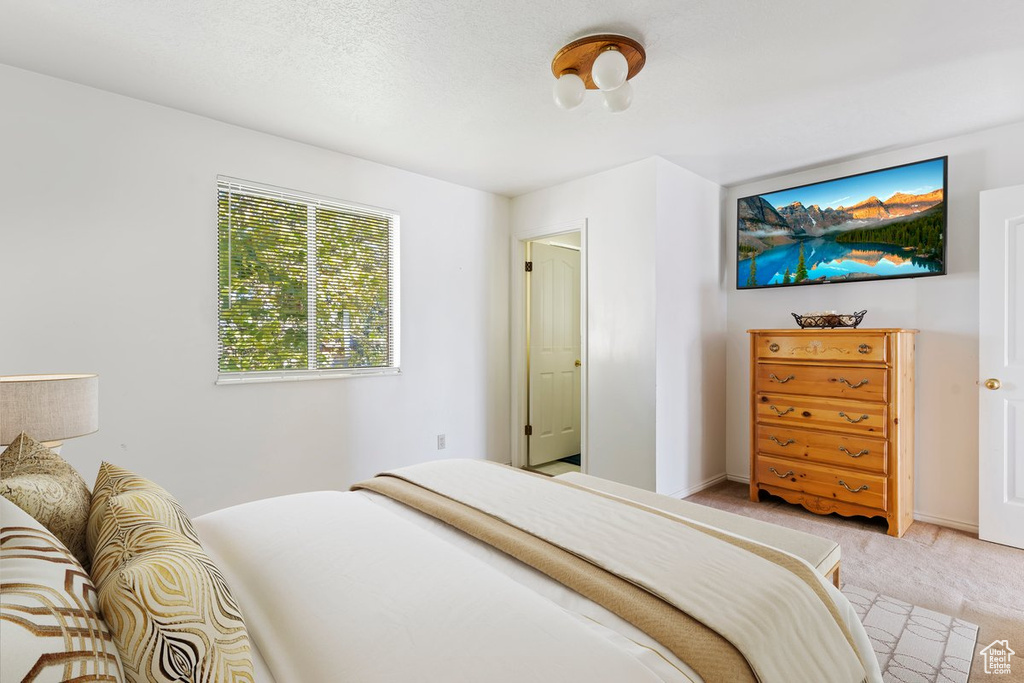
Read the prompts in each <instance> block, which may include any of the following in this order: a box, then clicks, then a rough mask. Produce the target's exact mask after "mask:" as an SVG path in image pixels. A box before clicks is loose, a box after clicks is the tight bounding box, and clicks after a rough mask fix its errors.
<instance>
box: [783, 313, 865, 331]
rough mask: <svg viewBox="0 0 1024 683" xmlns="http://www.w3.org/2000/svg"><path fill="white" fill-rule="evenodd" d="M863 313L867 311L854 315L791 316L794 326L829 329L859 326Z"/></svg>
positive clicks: (805, 314)
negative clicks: (793, 319)
mask: <svg viewBox="0 0 1024 683" xmlns="http://www.w3.org/2000/svg"><path fill="white" fill-rule="evenodd" d="M865 313H867V309H865V310H863V311H857V312H856V313H835V312H828V313H804V314H803V315H797V314H796V313H792V314H791V315H792V316H793V317H794V318H796V324H797V325H799V326H800V327H819V328H831V327H857V325H860V321H861V320H863V319H864V314H865Z"/></svg>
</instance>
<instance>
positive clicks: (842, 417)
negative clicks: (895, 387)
mask: <svg viewBox="0 0 1024 683" xmlns="http://www.w3.org/2000/svg"><path fill="white" fill-rule="evenodd" d="M755 404H756V415H757V421H758V422H759V423H762V424H775V425H780V426H788V427H805V428H818V429H823V430H829V431H837V432H844V433H851V434H865V433H868V434H875V435H877V436H885V434H886V423H887V421H888V420H887V417H888V406H887V404H885V403H868V402H865V401H848V400H844V399H839V398H815V397H811V396H793V395H789V396H787V395H786V394H758V395H757V400H756V401H755Z"/></svg>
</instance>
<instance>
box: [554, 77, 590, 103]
mask: <svg viewBox="0 0 1024 683" xmlns="http://www.w3.org/2000/svg"><path fill="white" fill-rule="evenodd" d="M586 92H587V86H586V85H585V84H584V83H583V79H582V78H580V77H579V76H578V75H577V74H573V73H566V74H562V75H561V76H560V77H559V79H558V80H557V81H555V90H554V93H553V94H554V96H555V104H557V105H558V106H559V107H561V108H562V109H575V108H576V107H578V106H580V105H581V104H583V95H584V94H586Z"/></svg>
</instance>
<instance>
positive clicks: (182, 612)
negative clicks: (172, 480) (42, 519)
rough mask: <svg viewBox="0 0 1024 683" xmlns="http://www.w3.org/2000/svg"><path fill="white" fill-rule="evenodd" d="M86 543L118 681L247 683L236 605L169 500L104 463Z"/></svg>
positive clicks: (248, 658) (249, 670) (245, 644)
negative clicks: (116, 658)
mask: <svg viewBox="0 0 1024 683" xmlns="http://www.w3.org/2000/svg"><path fill="white" fill-rule="evenodd" d="M89 543H90V549H91V550H92V551H93V580H94V581H95V582H96V585H97V586H98V587H99V604H100V609H101V610H102V612H103V616H104V618H105V619H106V621H107V624H108V625H109V627H110V632H111V634H112V635H113V638H114V642H115V643H116V644H117V649H118V651H119V652H120V655H121V661H122V663H123V665H124V675H125V680H127V681H131V682H133V683H136V682H138V683H141V682H142V681H149V682H157V683H164V682H169V681H210V682H213V681H217V682H218V683H219V682H220V681H224V682H225V683H230V682H233V681H239V682H243V683H244V682H246V681H248V682H251V681H252V680H253V676H254V673H253V664H252V654H251V650H250V646H249V636H248V633H247V631H246V629H245V624H244V622H243V621H242V615H241V612H240V610H239V608H238V605H237V604H236V603H235V601H234V598H232V596H231V591H230V590H229V589H228V587H227V584H226V583H225V581H224V577H223V576H222V575H221V573H220V571H219V570H218V569H217V567H216V566H215V565H214V564H213V562H212V561H211V560H210V558H209V557H208V556H207V555H206V553H205V552H204V551H203V549H202V546H201V545H200V543H199V537H198V536H197V535H196V532H195V530H194V529H193V527H192V522H191V520H189V518H188V516H187V515H186V514H185V512H184V510H182V508H181V505H179V504H178V502H177V501H176V500H175V499H174V498H173V496H171V494H170V493H168V492H167V491H165V490H164V489H163V488H161V487H159V486H157V485H156V484H154V483H152V482H150V481H149V480H147V479H144V478H143V477H140V476H138V475H136V474H134V473H132V472H129V471H128V470H125V469H122V468H120V467H115V466H114V465H110V464H109V463H103V464H102V465H101V466H100V473H99V476H98V477H97V479H96V490H95V493H94V495H93V506H92V510H91V512H90V515H89Z"/></svg>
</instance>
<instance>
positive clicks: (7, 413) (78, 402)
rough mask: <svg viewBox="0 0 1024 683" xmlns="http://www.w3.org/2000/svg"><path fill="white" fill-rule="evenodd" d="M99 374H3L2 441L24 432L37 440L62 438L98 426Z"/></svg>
mask: <svg viewBox="0 0 1024 683" xmlns="http://www.w3.org/2000/svg"><path fill="white" fill-rule="evenodd" d="M99 385H100V382H99V377H97V376H96V375H6V376H0V444H9V443H11V442H12V441H14V440H15V439H16V438H17V437H18V435H19V434H21V433H22V432H25V433H26V434H28V435H29V436H31V437H32V438H33V439H35V440H36V441H62V440H64V439H70V438H72V437H75V436H82V435H84V434H92V433H93V432H95V431H96V430H97V429H99Z"/></svg>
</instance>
